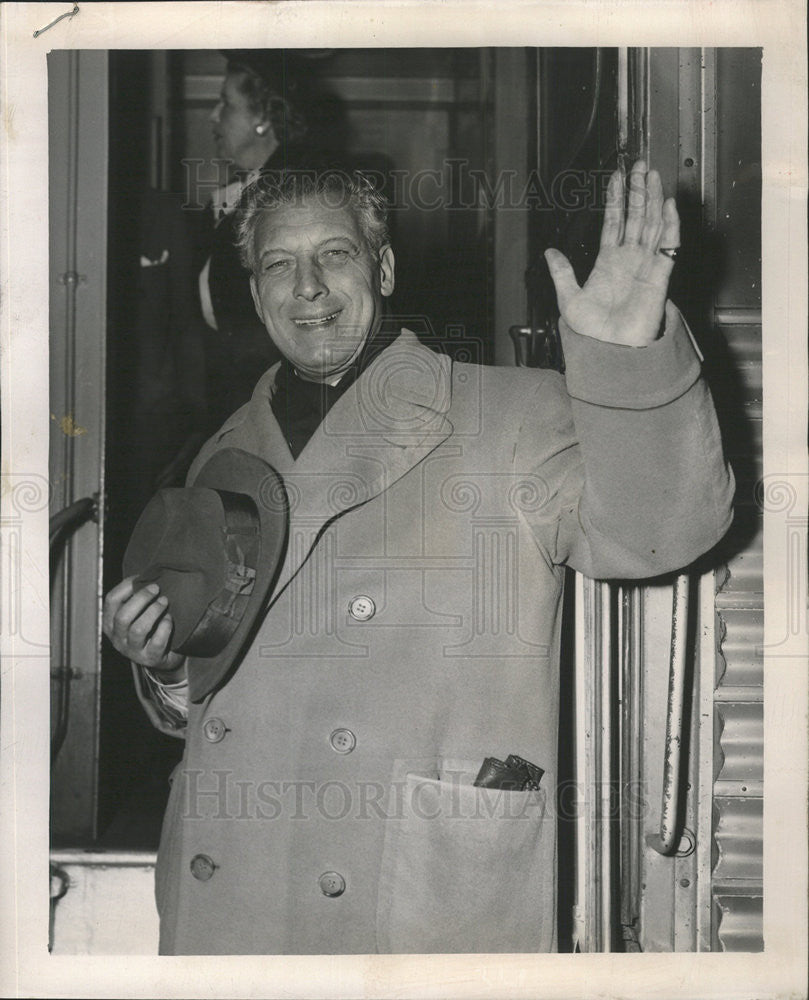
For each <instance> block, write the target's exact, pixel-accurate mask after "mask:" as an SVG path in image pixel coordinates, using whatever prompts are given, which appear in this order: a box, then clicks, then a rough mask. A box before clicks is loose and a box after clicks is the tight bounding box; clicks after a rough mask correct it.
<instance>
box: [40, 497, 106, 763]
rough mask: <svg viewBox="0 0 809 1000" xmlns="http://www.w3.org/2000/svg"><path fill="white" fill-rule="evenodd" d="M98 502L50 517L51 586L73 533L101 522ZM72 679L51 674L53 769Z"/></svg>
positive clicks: (61, 670) (65, 672)
mask: <svg viewBox="0 0 809 1000" xmlns="http://www.w3.org/2000/svg"><path fill="white" fill-rule="evenodd" d="M98 501H99V498H98V494H97V493H96V494H94V495H93V496H91V497H83V498H82V499H81V500H76V501H74V502H73V503H71V504H68V506H67V507H64V508H63V509H62V510H60V511H57V513H56V514H52V515H51V517H50V521H49V525H48V527H49V531H48V534H49V553H50V564H51V565H50V570H51V583H53V576H54V569H55V567H56V559H57V556H58V555H59V554H60V550H61V546H62V545H63V544H64V542H65V541H66V540H67V538H68V536H69V535H70V533H71V532H73V531H75V530H76V528H79V527H81V525H83V524H84V523H85V522H87V521H95V522H96V523H97V522H98V511H99V503H98ZM73 676H74V674H73V670H72V669H71V668H70V667H69V666H67V665H66V664H62V665H61V666H59V667H58V668H57V669H56V670H54V671H53V673H52V677H53V678H54V679H55V680H57V681H58V683H59V687H58V699H57V705H58V708H57V716H56V728H55V729H54V731H53V736H52V737H51V765H53V763H54V761H55V760H56V758H57V757H58V755H59V751H60V750H61V749H62V744H63V743H64V742H65V736H66V735H67V726H68V719H69V715H70V681H71V680H72V678H73Z"/></svg>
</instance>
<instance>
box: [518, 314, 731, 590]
mask: <svg viewBox="0 0 809 1000" xmlns="http://www.w3.org/2000/svg"><path fill="white" fill-rule="evenodd" d="M561 332H562V343H563V347H564V351H565V363H566V379H565V380H564V381H563V380H562V379H561V378H558V379H547V380H545V381H543V382H542V383H541V384H540V387H539V389H538V391H537V394H536V398H535V402H534V405H533V406H532V407H531V408H530V412H527V413H526V414H525V418H524V420H523V422H522V426H521V428H520V431H519V434H518V441H517V447H516V451H515V456H516V463H517V464H516V466H515V471H518V472H519V471H520V470H528V469H530V471H531V474H532V475H533V476H535V477H539V480H540V481H541V482H542V483H543V489H544V494H545V496H544V501H545V502H544V503H543V504H542V505H540V506H539V507H538V509H537V510H534V511H531V512H528V513H527V514H526V515H524V516H525V517H526V520H527V521H528V524H529V527H530V528H531V530H532V532H533V534H534V537H535V539H536V541H537V544H538V545H539V546H540V548H541V549H542V550H543V551H544V552H545V553H546V554H547V558H548V559H549V561H552V562H553V563H556V564H567V565H570V566H572V568H573V569H575V570H578V571H579V572H581V573H584V574H585V575H587V576H591V577H596V578H602V579H603V578H625V579H632V578H643V577H651V576H657V575H659V574H662V573H667V572H671V571H673V570H676V569H679V568H681V567H684V566H687V565H688V564H689V563H691V562H693V561H694V560H695V559H696V558H697V557H698V556H700V555H701V554H702V553H704V552H706V551H707V550H708V549H710V548H711V547H712V546H713V545H715V544H716V542H718V541H719V539H720V538H721V537H722V536H723V535H724V533H725V532H726V531H727V529H728V527H729V526H730V522H731V520H732V516H733V512H732V500H733V491H734V481H733V474H732V472H731V470H730V468H729V467H728V465H727V463H726V461H725V458H724V455H723V451H722V442H721V438H720V435H719V428H718V425H717V421H716V414H715V412H714V408H713V403H712V401H711V397H710V393H709V391H708V388H707V386H706V384H705V382H704V380H703V378H702V376H701V365H700V357H699V355H698V353H697V351H696V348H695V346H694V344H693V340H692V338H691V335H690V333H689V331H688V330H687V328H686V326H685V323H684V321H683V319H682V317H681V315H680V313H679V311H678V310H677V309H676V307H675V306H674V305H673V304H672V303H670V302H669V303H667V305H666V327H665V331H664V334H663V336H662V337H661V338H660V339H659V340H657V341H655V342H654V343H653V344H651V345H649V346H648V347H641V348H638V347H627V346H623V345H618V344H608V343H605V342H603V341H599V340H594V339H592V338H590V337H583V336H580V335H579V334H577V333H575V332H574V331H573V330H571V329H570V328H569V327H566V326H565V325H564V324H562V331H561ZM549 428H552V429H553V431H554V433H553V434H552V435H549V434H548V430H549ZM549 440H554V441H555V444H554V445H553V447H549V446H548V444H547V442H548V441H549Z"/></svg>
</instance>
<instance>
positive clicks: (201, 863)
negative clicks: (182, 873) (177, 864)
mask: <svg viewBox="0 0 809 1000" xmlns="http://www.w3.org/2000/svg"><path fill="white" fill-rule="evenodd" d="M215 868H216V865H215V864H214V863H213V861H211V859H210V858H209V857H208V855H207V854H195V855H194V857H193V858H191V874H192V875H193V876H194V878H195V879H199V881H200V882H207V881H208V879H209V878H211V877H212V876H213V873H214V869H215Z"/></svg>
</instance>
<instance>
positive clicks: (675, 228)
mask: <svg viewBox="0 0 809 1000" xmlns="http://www.w3.org/2000/svg"><path fill="white" fill-rule="evenodd" d="M662 214H663V228H662V232H661V234H660V243H659V246H661V247H669V248H671V247H679V245H680V214H679V212H678V211H677V203H676V202H675V200H674V199H673V198H666V200H665V201H664V202H663V212H662Z"/></svg>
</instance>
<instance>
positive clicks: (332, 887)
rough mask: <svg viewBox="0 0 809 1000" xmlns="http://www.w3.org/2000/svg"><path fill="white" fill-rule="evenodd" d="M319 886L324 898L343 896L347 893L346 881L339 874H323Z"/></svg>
mask: <svg viewBox="0 0 809 1000" xmlns="http://www.w3.org/2000/svg"><path fill="white" fill-rule="evenodd" d="M318 884H319V885H320V891H321V892H322V893H323V895H324V896H342V895H343V893H344V892H345V891H346V880H345V879H344V878H343V876H342V875H341V874H340V873H339V872H323V874H322V875H321V876H320V878H319V879H318Z"/></svg>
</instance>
